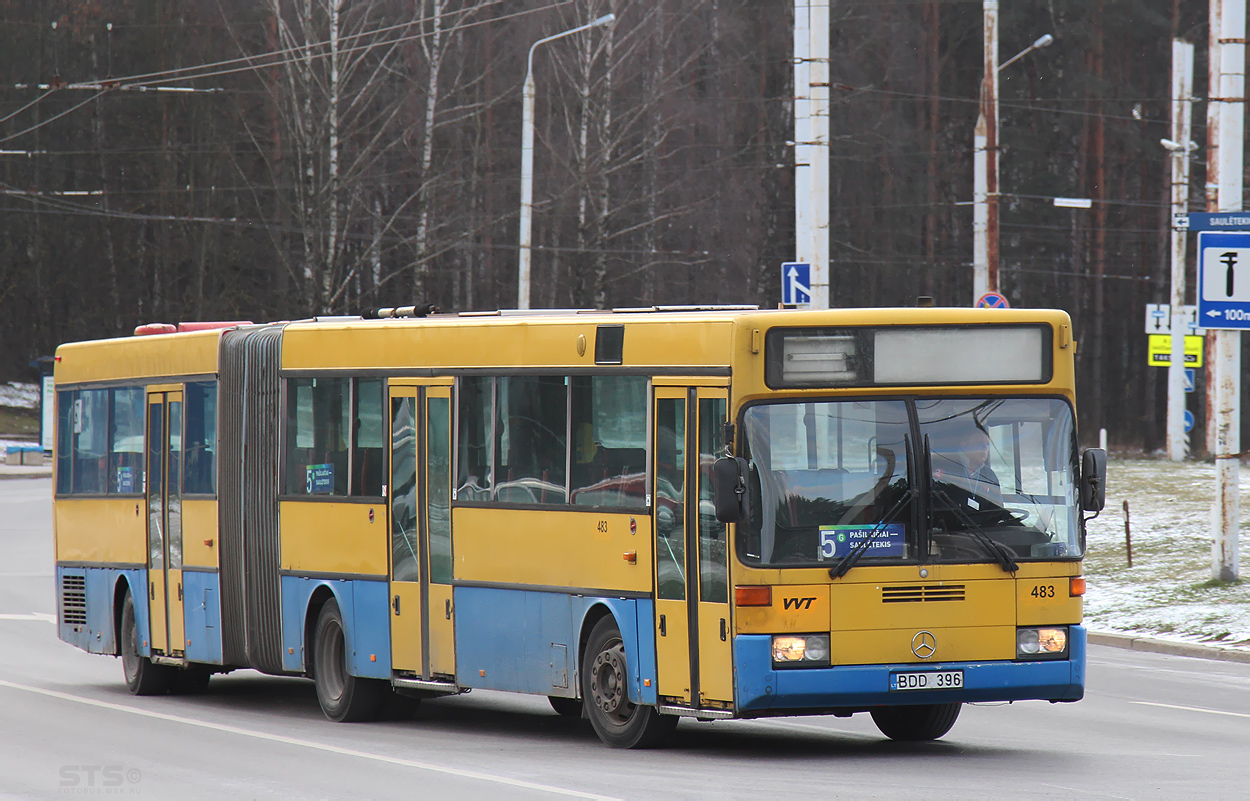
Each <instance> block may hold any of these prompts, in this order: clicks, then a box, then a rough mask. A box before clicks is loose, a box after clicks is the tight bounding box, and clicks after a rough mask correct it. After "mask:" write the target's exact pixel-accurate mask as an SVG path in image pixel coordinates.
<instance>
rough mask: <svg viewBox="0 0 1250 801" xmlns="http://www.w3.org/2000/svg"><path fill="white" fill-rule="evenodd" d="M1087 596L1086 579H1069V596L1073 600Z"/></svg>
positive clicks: (1077, 577)
mask: <svg viewBox="0 0 1250 801" xmlns="http://www.w3.org/2000/svg"><path fill="white" fill-rule="evenodd" d="M1084 594H1085V577H1084V576H1073V577H1072V578H1070V579H1068V595H1071V596H1072V597H1073V598H1079V597H1080V596H1082V595H1084Z"/></svg>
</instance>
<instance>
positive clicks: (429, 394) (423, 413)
mask: <svg viewBox="0 0 1250 801" xmlns="http://www.w3.org/2000/svg"><path fill="white" fill-rule="evenodd" d="M450 384H451V381H450V379H448V380H447V381H446V383H441V382H440V383H437V384H435V383H424V382H423V383H420V384H418V383H415V382H414V383H413V384H404V385H400V384H397V382H396V381H392V382H391V391H390V403H391V478H390V485H389V489H388V494H389V496H390V500H389V505H390V528H391V560H390V562H391V567H390V570H391V573H390V586H391V616H390V617H391V667H392V669H393V670H395V671H398V672H400V673H402V674H405V675H408V676H415V677H420V678H422V679H426V680H431V681H453V680H454V677H455V672H456V662H455V647H454V617H453V612H454V609H453V606H452V592H451V590H452V588H451V386H450Z"/></svg>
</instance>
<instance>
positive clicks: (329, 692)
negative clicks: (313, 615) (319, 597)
mask: <svg viewBox="0 0 1250 801" xmlns="http://www.w3.org/2000/svg"><path fill="white" fill-rule="evenodd" d="M313 637H314V639H313V664H312V667H313V671H312V672H313V681H314V683H315V684H316V685H317V700H318V701H319V702H320V703H321V711H322V712H324V713H325V716H326V717H327V718H329V719H330V720H333V721H335V722H336V723H355V722H358V721H365V720H373V719H374V718H376V717H377V716H378V713H379V712H380V711H381V707H382V699H383V695H384V692H385V691H386V690H387V689H388V687H387V686H386V684H385V683H384V682H382V681H380V680H378V679H362V678H359V677H358V676H353V675H351V674H350V673H348V672H347V648H346V644H345V639H344V636H343V615H342V614H341V613H340V612H339V604H338V601H336V600H334V599H333V598H331V599H330V600H328V601H326V602H325V605H324V606H322V607H321V614H320V615H318V617H317V628H316V633H315V634H314V635H313Z"/></svg>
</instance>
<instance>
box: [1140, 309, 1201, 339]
mask: <svg viewBox="0 0 1250 801" xmlns="http://www.w3.org/2000/svg"><path fill="white" fill-rule="evenodd" d="M1181 314H1182V315H1183V316H1184V318H1185V334H1186V335H1187V336H1195V335H1197V336H1201V335H1202V334H1204V333H1206V331H1205V330H1204V329H1202V328H1199V327H1198V307H1197V306H1181ZM1146 333H1147V334H1170V333H1172V306H1171V305H1170V304H1168V303H1147V304H1146Z"/></svg>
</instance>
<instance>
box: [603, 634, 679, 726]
mask: <svg viewBox="0 0 1250 801" xmlns="http://www.w3.org/2000/svg"><path fill="white" fill-rule="evenodd" d="M628 680H629V670H628V668H627V664H626V661H625V643H624V641H623V640H622V639H621V632H620V631H619V630H617V628H616V623H615V622H614V621H613V620H612V618H611V617H605V618H603V619H602V620H600V621H599V622H598V623H596V624H595V627H594V629H592V630H591V632H590V639H589V640H588V641H587V643H586V652H585V654H583V656H582V697H583V698H584V699H585V705H586V712H587V716H588V717H589V718H590V725H591V726H593V727H594V729H595V734H597V735H599V739H600V740H603V741H604V742H605V743H607V744H608V745H610V746H612V747H613V748H650V747H652V746H657V745H660V744H661V743H662V742H663V741H664V740H665V739H667V738H668V736H669V735H670V734H672V733H673V729H674V728H676V726H677V718H675V717H672V716H669V715H661V714H660V713H659V712H657V711H656V710H655V707H653V706H645V705H642V704H634V703H631V702H630V700H629V695H628V693H627V691H626V685H627V682H628Z"/></svg>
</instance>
